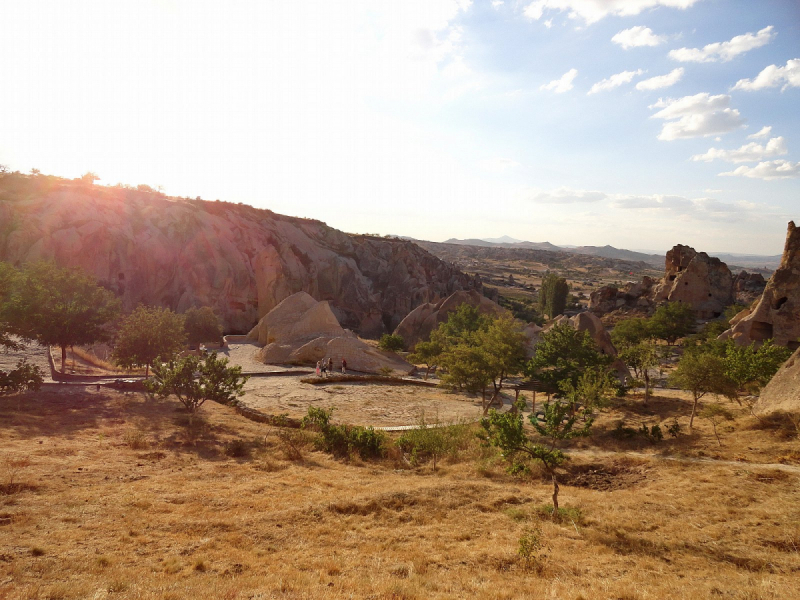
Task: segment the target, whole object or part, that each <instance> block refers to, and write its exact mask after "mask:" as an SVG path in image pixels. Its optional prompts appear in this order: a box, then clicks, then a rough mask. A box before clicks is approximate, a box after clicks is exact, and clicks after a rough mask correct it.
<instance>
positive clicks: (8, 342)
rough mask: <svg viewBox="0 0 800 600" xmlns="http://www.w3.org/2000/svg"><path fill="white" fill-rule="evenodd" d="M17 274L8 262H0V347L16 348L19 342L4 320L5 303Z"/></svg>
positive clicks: (5, 316)
mask: <svg viewBox="0 0 800 600" xmlns="http://www.w3.org/2000/svg"><path fill="white" fill-rule="evenodd" d="M18 275H19V273H18V271H17V270H16V269H15V268H14V267H12V266H11V265H10V264H8V263H5V262H0V348H6V349H9V350H16V349H17V348H19V347H20V345H19V343H18V342H17V341H16V340H15V339H14V338H13V337H12V335H11V326H10V325H9V324H8V322H7V321H6V320H5V319H6V318H7V315H6V314H5V311H4V306H5V303H6V302H7V300H8V298H9V296H10V295H11V290H12V288H13V286H14V282H15V280H16V278H17V276H18Z"/></svg>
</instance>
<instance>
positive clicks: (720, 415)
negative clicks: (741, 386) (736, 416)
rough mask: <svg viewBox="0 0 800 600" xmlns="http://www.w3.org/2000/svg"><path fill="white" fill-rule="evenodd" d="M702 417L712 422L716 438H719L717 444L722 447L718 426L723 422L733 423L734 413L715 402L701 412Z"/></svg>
mask: <svg viewBox="0 0 800 600" xmlns="http://www.w3.org/2000/svg"><path fill="white" fill-rule="evenodd" d="M700 417H701V418H703V419H708V420H709V421H710V422H711V427H713V428H714V437H715V438H717V443H718V444H719V445H720V446H722V440H720V439H719V433H718V432H717V425H719V424H720V423H721V422H722V421H733V413H731V411H729V410H728V409H727V408H725V407H724V406H722V405H720V404H717V403H716V402H714V403H712V404H708V405H706V406H704V407H703V409H702V410H701V411H700Z"/></svg>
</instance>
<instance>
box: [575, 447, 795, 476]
mask: <svg viewBox="0 0 800 600" xmlns="http://www.w3.org/2000/svg"><path fill="white" fill-rule="evenodd" d="M569 456H574V457H581V458H618V457H620V456H630V457H633V458H641V459H646V460H663V461H672V462H678V463H684V464H711V465H719V466H726V467H738V468H740V469H747V468H753V469H776V470H778V471H786V472H787V473H797V474H800V466H795V465H785V464H783V463H753V462H744V461H736V460H721V459H716V458H694V457H690V456H664V455H661V454H647V453H645V452H634V451H630V450H626V451H622V452H616V451H612V450H570V451H569Z"/></svg>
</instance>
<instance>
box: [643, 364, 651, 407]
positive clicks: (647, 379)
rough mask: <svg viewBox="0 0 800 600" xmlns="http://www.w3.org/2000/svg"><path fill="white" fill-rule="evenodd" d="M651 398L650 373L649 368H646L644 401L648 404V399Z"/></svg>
mask: <svg viewBox="0 0 800 600" xmlns="http://www.w3.org/2000/svg"><path fill="white" fill-rule="evenodd" d="M648 398H650V373H649V372H648V371H647V369H645V370H644V401H645V404H647V399H648Z"/></svg>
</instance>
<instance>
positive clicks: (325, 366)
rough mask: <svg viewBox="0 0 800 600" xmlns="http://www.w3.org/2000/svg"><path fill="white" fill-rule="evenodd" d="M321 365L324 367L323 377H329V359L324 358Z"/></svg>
mask: <svg viewBox="0 0 800 600" xmlns="http://www.w3.org/2000/svg"><path fill="white" fill-rule="evenodd" d="M321 367H322V376H323V377H327V376H328V361H327V360H325V359H324V358H323V359H322V365H321Z"/></svg>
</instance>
